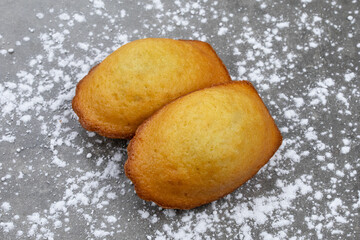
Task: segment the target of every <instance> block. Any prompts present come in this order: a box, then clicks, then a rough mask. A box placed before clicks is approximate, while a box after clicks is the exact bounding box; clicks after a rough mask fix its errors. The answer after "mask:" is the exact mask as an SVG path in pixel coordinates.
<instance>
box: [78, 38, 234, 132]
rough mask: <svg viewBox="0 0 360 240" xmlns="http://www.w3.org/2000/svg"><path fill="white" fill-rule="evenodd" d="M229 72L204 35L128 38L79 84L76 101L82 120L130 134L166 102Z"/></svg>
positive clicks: (93, 126) (99, 129) (220, 80)
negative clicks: (199, 38) (198, 38)
mask: <svg viewBox="0 0 360 240" xmlns="http://www.w3.org/2000/svg"><path fill="white" fill-rule="evenodd" d="M229 81H230V76H229V74H228V72H227V70H226V68H225V66H224V64H223V63H222V61H221V60H220V58H219V57H218V56H217V55H216V53H215V51H214V50H213V49H212V47H211V46H210V45H209V44H207V43H205V42H200V41H190V40H172V39H160V38H148V39H142V40H137V41H133V42H131V43H128V44H126V45H124V46H122V47H120V48H119V49H118V50H116V51H115V52H113V53H112V54H110V55H109V56H108V57H107V58H106V59H105V60H104V61H103V62H101V63H100V64H99V65H97V66H96V67H94V68H93V69H92V70H91V71H90V72H89V74H88V75H87V76H85V77H84V78H83V79H82V80H81V81H80V82H79V84H78V85H77V88H76V95H75V97H74V99H73V102H72V106H73V109H74V111H75V113H76V114H77V115H78V116H79V121H80V123H81V125H82V126H83V127H84V128H85V129H87V130H89V131H95V132H97V133H99V134H100V135H103V136H105V137H110V138H131V137H132V136H133V135H134V133H135V131H136V129H137V127H138V126H139V125H140V124H141V123H142V122H143V121H144V120H145V119H147V118H148V117H150V116H151V115H152V114H153V113H154V112H155V111H156V110H158V109H160V108H161V107H162V106H164V105H165V104H166V103H168V102H170V101H172V100H174V99H176V98H178V97H180V96H183V95H185V94H187V93H190V92H193V91H195V90H199V89H202V88H205V87H210V86H213V85H217V84H221V83H226V82H229Z"/></svg>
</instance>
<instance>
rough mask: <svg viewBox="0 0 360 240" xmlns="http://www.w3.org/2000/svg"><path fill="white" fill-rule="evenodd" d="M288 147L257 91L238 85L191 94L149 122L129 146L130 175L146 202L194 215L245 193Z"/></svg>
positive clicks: (247, 83) (139, 130) (241, 84)
mask: <svg viewBox="0 0 360 240" xmlns="http://www.w3.org/2000/svg"><path fill="white" fill-rule="evenodd" d="M281 142H282V137H281V134H280V132H279V130H278V128H277V126H276V125H275V122H274V120H273V119H272V117H271V116H270V114H269V112H268V110H267V108H266V106H265V105H264V103H263V102H262V100H261V98H260V97H259V95H258V93H257V92H256V90H255V88H254V87H253V86H252V85H251V83H249V82H247V81H239V82H232V83H227V84H223V85H220V86H215V87H211V88H206V89H203V90H199V91H196V92H193V93H190V94H188V95H186V96H184V97H181V98H179V99H177V100H175V101H173V102H171V103H169V104H168V105H166V106H165V107H163V108H162V109H160V110H159V111H157V112H156V113H155V114H154V115H153V116H151V117H150V118H149V119H148V120H146V121H145V122H144V123H143V124H142V125H141V126H140V127H139V128H138V130H137V131H136V134H135V137H134V138H133V139H132V140H131V141H130V145H129V146H128V160H127V161H126V164H125V173H126V175H127V176H128V177H129V178H130V179H131V181H132V182H133V183H134V185H135V190H136V192H137V194H138V195H139V196H140V197H141V198H142V199H145V200H150V201H154V202H155V203H157V204H158V205H160V206H162V207H164V208H178V209H190V208H194V207H197V206H200V205H202V204H205V203H209V202H211V201H214V200H216V199H218V198H221V197H223V196H224V195H226V194H228V193H230V192H232V191H234V190H235V189H236V188H238V187H239V186H241V185H242V184H243V183H244V182H246V181H247V180H248V179H250V178H251V177H252V176H254V175H255V174H256V173H257V172H258V170H259V169H260V168H261V167H262V166H264V165H265V164H266V163H267V162H268V160H269V159H270V158H271V156H272V155H273V154H274V153H275V152H276V150H277V149H278V148H279V146H280V145H281Z"/></svg>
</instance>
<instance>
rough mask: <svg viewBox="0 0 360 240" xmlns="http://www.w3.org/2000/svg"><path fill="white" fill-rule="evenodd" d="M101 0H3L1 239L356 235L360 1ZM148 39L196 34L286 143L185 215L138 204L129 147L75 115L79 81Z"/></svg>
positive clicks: (358, 229) (0, 18)
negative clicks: (260, 104)
mask: <svg viewBox="0 0 360 240" xmlns="http://www.w3.org/2000/svg"><path fill="white" fill-rule="evenodd" d="M101 3H102V2H101V1H95V2H89V1H40V0H33V1H25V0H19V1H10V0H2V1H1V2H0V22H1V24H0V35H1V37H0V50H1V52H0V53H1V54H0V104H1V112H0V121H1V125H0V178H1V181H0V238H1V239H16V238H18V239H26V238H29V239H42V238H44V239H52V238H54V239H96V238H99V239H103V238H107V239H145V238H146V237H148V238H149V239H155V238H156V237H158V238H161V237H164V238H169V239H172V238H178V239H183V238H193V239H203V238H213V239H225V238H227V239H272V238H274V239H291V237H293V239H321V238H322V239H359V237H360V220H359V207H360V202H359V195H360V184H359V180H360V179H359V167H360V162H359V151H360V147H359V138H360V132H359V126H358V123H359V120H360V119H359V112H360V106H359V96H360V95H359V65H360V64H359V61H360V58H359V52H360V22H359V21H360V19H359V10H360V3H359V2H358V1H312V2H311V1H303V2H301V1H289V2H286V1H284V2H272V1H261V2H255V1H218V2H212V1H206V2H205V1H190V4H189V5H186V4H185V3H176V4H175V3H171V1H164V0H162V1H161V2H160V1H154V2H151V1H150V2H142V3H137V1H131V2H130V1H124V2H121V3H120V2H117V1H107V2H105V1H104V2H103V5H102V4H101ZM156 3H161V4H156ZM194 3H195V4H194ZM38 13H43V14H44V17H43V18H42V17H41V15H37V14H38ZM63 13H66V14H68V16H69V19H68V18H67V16H66V15H62V17H61V14H63ZM75 13H78V14H81V15H83V16H84V17H85V19H86V20H85V21H83V22H82V21H81V18H76V17H74V14H75ZM59 16H60V17H59ZM224 17H226V18H227V19H226V18H224ZM246 17H247V18H248V20H247V18H246ZM76 19H78V21H77V20H76ZM284 22H285V24H282V23H284ZM286 22H288V24H286ZM89 33H92V34H89ZM44 34H45V35H44ZM44 36H45V37H44ZM24 37H29V40H28V41H27V39H26V38H25V39H24ZM144 37H169V38H183V39H203V40H206V41H207V42H209V43H210V44H211V45H212V46H213V47H214V49H215V50H216V51H217V52H218V54H219V56H220V57H221V58H222V59H223V61H224V63H225V65H226V66H227V67H228V69H229V72H230V74H231V75H232V77H233V78H234V79H248V80H250V81H251V82H253V84H254V85H255V87H256V88H257V89H258V91H259V93H260V95H261V96H262V97H263V99H264V102H265V104H266V105H267V106H268V107H269V110H270V112H271V113H272V115H273V116H274V117H275V118H276V122H277V124H278V126H279V128H280V129H281V131H282V133H283V137H284V143H283V146H282V147H281V149H280V150H279V151H278V153H277V154H276V155H275V156H274V157H273V158H272V159H271V160H270V163H269V164H268V165H267V166H266V167H264V168H263V170H262V171H260V173H259V174H258V175H256V177H254V178H253V179H252V180H250V181H249V182H248V183H246V184H245V185H243V186H242V187H241V188H239V189H238V190H237V191H235V192H234V193H232V194H230V195H229V196H227V197H226V198H224V199H221V200H219V201H217V202H215V203H212V204H209V205H206V206H202V207H200V208H197V209H195V210H191V211H171V210H163V209H160V208H158V207H157V206H155V205H153V204H151V203H146V202H144V201H142V200H141V199H139V198H138V197H137V196H136V194H135V193H134V192H133V188H132V185H131V184H130V182H129V180H127V179H126V177H125V175H124V173H123V164H124V162H125V160H126V145H127V142H126V141H124V140H110V139H105V138H103V137H100V136H98V135H95V136H93V135H91V134H89V133H87V132H86V131H85V130H83V129H82V128H81V127H80V125H79V123H78V122H77V118H76V116H75V115H74V114H73V112H72V110H71V98H72V96H73V95H74V88H75V85H76V83H77V82H78V81H79V80H80V79H81V77H82V76H84V74H86V72H87V71H88V70H89V69H90V67H91V66H93V65H95V64H96V63H97V62H99V61H101V60H102V59H103V58H104V57H105V56H106V55H108V54H109V53H111V52H112V50H114V49H116V48H117V47H119V46H121V45H122V44H124V43H125V42H127V41H132V40H135V39H139V38H144ZM17 41H18V43H17ZM79 42H80V43H87V44H88V46H87V47H86V45H85V46H84V45H81V44H80V45H79V44H78V43H79ZM11 48H13V49H14V53H12V51H11V50H10V51H9V52H8V51H7V50H8V49H11ZM52 54H53V59H51V55H52ZM37 56H42V59H41V60H40V58H39V57H37ZM49 56H50V57H49ZM36 59H37V60H36ZM32 60H33V61H32ZM29 74H31V76H30V75H29ZM56 76H58V77H59V78H58V79H57V78H56ZM32 80H33V81H32ZM11 83H16V86H15V85H14V84H11ZM45 85H48V86H49V88H48V90H44V91H42V90H41V89H42V88H41V87H40V88H39V86H45ZM29 88H30V90H29ZM39 97H40V98H39ZM301 99H302V100H301ZM302 101H303V102H302ZM9 104H10V105H9ZM11 104H12V105H11ZM27 115H29V116H30V117H31V119H30V120H28V119H27V118H29V117H25V118H24V116H27ZM27 120H28V121H27ZM76 133H78V135H76ZM81 149H82V150H83V152H81V151H82V150H81ZM57 159H58V160H59V161H57ZM101 159H102V160H101ZM54 160H55V161H54ZM109 216H112V217H110V218H109ZM114 219H116V221H115V220H114Z"/></svg>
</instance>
